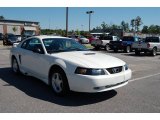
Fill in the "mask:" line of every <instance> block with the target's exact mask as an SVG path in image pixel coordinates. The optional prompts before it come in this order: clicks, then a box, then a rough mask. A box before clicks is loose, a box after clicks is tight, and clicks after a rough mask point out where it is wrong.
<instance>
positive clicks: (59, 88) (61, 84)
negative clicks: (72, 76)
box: [50, 67, 69, 96]
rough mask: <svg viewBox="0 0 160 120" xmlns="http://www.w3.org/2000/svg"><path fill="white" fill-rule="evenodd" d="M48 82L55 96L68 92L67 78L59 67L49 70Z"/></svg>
mask: <svg viewBox="0 0 160 120" xmlns="http://www.w3.org/2000/svg"><path fill="white" fill-rule="evenodd" d="M50 83H51V86H52V89H53V91H54V93H55V94H56V95H57V96H64V95H66V94H67V93H68V92H69V85H68V80H67V77H66V74H65V72H64V71H63V70H62V69H61V68H58V67H56V68H55V69H53V70H52V71H51V74H50Z"/></svg>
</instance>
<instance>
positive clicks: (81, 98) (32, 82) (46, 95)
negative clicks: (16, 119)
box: [0, 68, 117, 106]
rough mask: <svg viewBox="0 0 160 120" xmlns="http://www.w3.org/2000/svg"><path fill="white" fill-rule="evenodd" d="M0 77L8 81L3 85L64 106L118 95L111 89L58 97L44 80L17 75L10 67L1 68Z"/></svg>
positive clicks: (100, 100)
mask: <svg viewBox="0 0 160 120" xmlns="http://www.w3.org/2000/svg"><path fill="white" fill-rule="evenodd" d="M0 79H1V80H3V81H5V82H6V83H7V84H4V85H3V86H6V87H8V86H14V87H16V88H17V89H19V90H21V91H23V92H24V93H25V94H27V95H28V96H31V97H34V98H37V99H40V100H44V101H48V102H51V103H55V104H58V105H62V106H82V105H88V104H94V103H98V102H102V101H106V100H108V99H111V98H112V97H114V96H116V95H117V92H116V91H115V90H111V91H107V92H102V93H78V92H71V93H70V94H69V95H67V96H64V97H58V96H56V95H55V94H54V93H53V91H52V89H51V88H50V87H48V85H46V84H45V83H43V82H42V81H40V80H38V79H36V78H34V77H29V76H24V75H16V74H14V73H13V72H12V70H11V69H10V68H0Z"/></svg>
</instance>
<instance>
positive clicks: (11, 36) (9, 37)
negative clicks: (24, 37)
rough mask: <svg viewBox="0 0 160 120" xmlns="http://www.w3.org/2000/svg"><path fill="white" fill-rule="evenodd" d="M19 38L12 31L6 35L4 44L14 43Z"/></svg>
mask: <svg viewBox="0 0 160 120" xmlns="http://www.w3.org/2000/svg"><path fill="white" fill-rule="evenodd" d="M18 41H19V40H18V38H17V36H16V35H14V34H12V33H7V34H5V35H4V39H3V45H13V44H14V43H16V42H18Z"/></svg>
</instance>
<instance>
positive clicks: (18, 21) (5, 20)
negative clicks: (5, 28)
mask: <svg viewBox="0 0 160 120" xmlns="http://www.w3.org/2000/svg"><path fill="white" fill-rule="evenodd" d="M0 22H14V23H35V24H39V22H35V21H23V20H9V19H3V20H2V19H0Z"/></svg>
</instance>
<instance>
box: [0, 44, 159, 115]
mask: <svg viewBox="0 0 160 120" xmlns="http://www.w3.org/2000/svg"><path fill="white" fill-rule="evenodd" d="M9 49H10V47H8V46H7V47H3V46H2V45H0V112H1V113H4V112H29V113H30V112H45V113H46V112H47V113H48V112H49V113H50V112H56V113H57V112H82V113H86V112H87V113H88V112H98V113H99V112H102V113H111V112H118V113H121V112H123V113H128V112H129V113H131V112H134V113H142V112H147V113H153V112H156V113H159V112H160V93H159V90H160V54H158V55H157V56H156V57H152V56H146V55H141V56H135V55H134V53H123V52H119V53H113V52H112V51H110V52H106V51H103V50H101V51H99V52H103V53H104V54H109V55H112V56H115V57H118V58H120V59H122V60H124V61H126V62H127V63H128V65H129V67H130V68H131V69H132V71H133V76H132V79H131V80H130V81H129V84H128V85H126V86H124V87H121V88H119V89H116V90H112V91H109V92H103V93H95V94H87V93H76V92H72V93H71V94H70V95H69V96H66V97H57V96H55V95H54V94H53V92H52V90H51V89H50V88H49V87H48V86H47V85H46V84H44V83H43V82H41V81H40V80H37V79H36V78H33V77H26V76H23V75H18V76H17V75H15V74H14V73H12V71H11V69H10V61H9Z"/></svg>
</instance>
